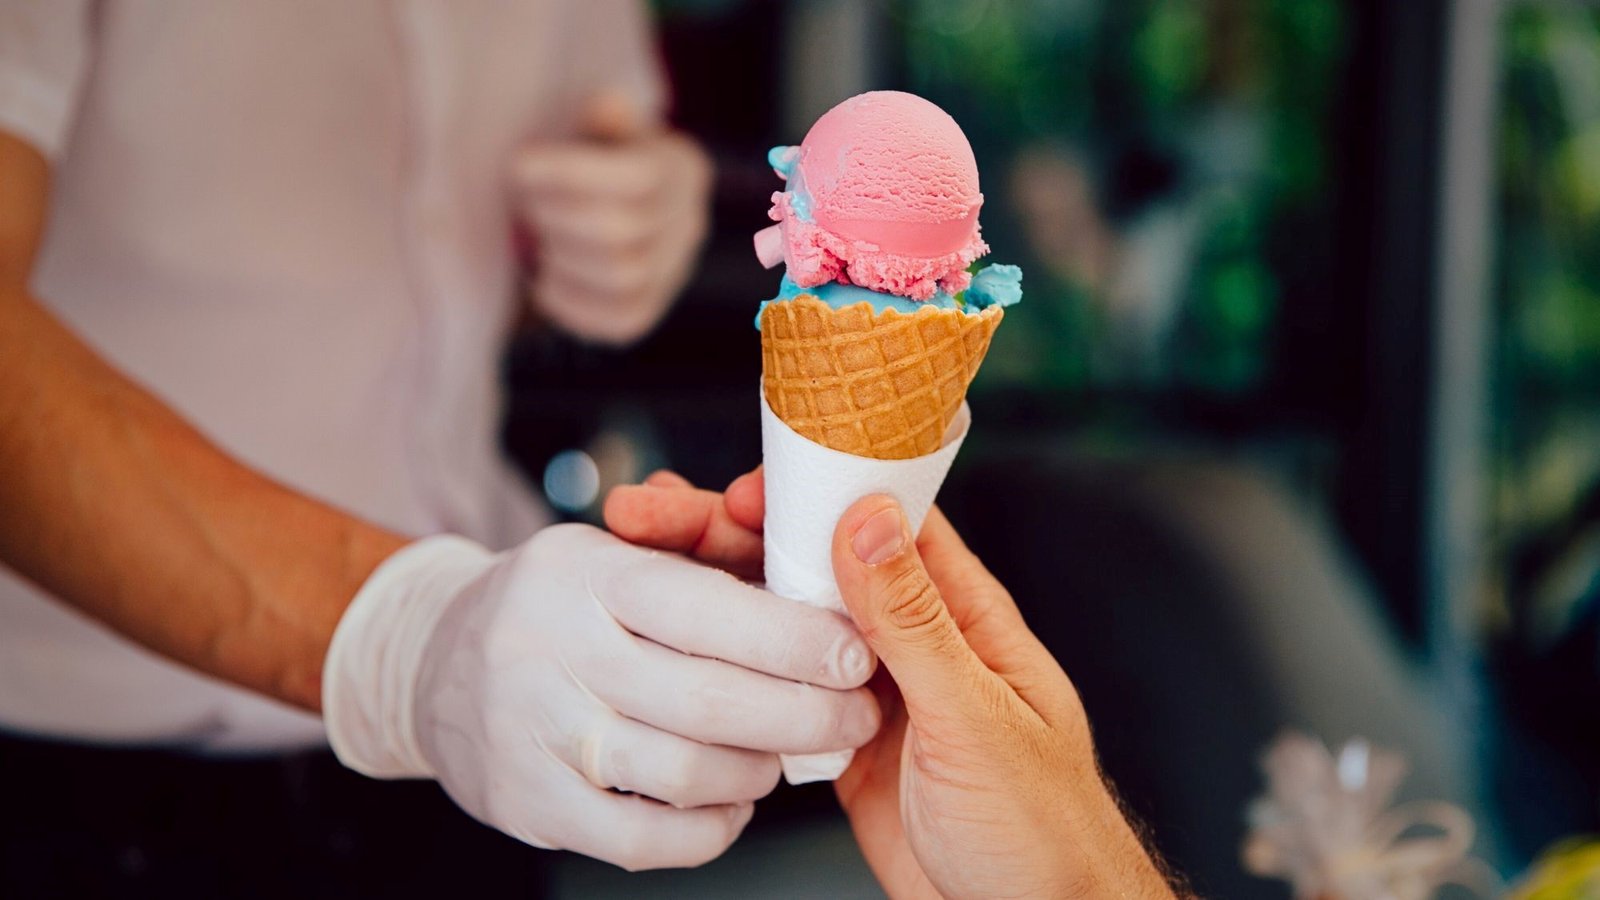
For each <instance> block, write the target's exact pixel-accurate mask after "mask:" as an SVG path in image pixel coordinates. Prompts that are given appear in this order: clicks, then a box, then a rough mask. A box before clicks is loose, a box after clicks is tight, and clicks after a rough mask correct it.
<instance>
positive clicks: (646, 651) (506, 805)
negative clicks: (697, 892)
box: [323, 525, 879, 869]
mask: <svg viewBox="0 0 1600 900" xmlns="http://www.w3.org/2000/svg"><path fill="white" fill-rule="evenodd" d="M872 665H873V662H872V655H871V653H870V652H869V651H868V650H867V648H866V645H865V643H864V642H863V641H862V639H861V638H860V637H859V636H858V634H857V633H856V631H855V629H854V628H852V627H851V626H850V624H849V623H848V622H847V621H845V619H843V618H842V617H840V616H836V615H833V614H831V613H827V612H824V611H820V610H815V609H810V608H807V607H804V606H802V605H800V604H797V603H790V602H788V601H785V600H782V599H780V598H778V597H775V596H772V595H771V594H768V593H766V592H764V591H762V590H759V589H757V588H754V587H751V586H749V585H746V584H744V583H743V582H740V581H738V580H737V579H735V578H734V577H732V576H730V575H727V574H725V573H723V572H720V571H717V570H714V569H710V568H705V567H702V566H699V565H696V564H695V563H692V562H690V561H688V560H685V559H683V558H682V557H679V556H675V555H671V554H665V553H659V552H653V551H649V550H644V549H640V548H638V547H634V546H632V545H629V544H626V543H624V542H622V541H620V540H618V539H616V538H614V537H612V536H610V535H608V534H606V533H605V532H602V531H600V530H598V529H594V528H590V527H588V526H583V525H558V526H554V527H551V528H547V529H545V530H544V531H541V532H539V533H538V534H537V535H536V536H534V537H533V539H531V540H529V541H528V542H527V543H525V544H523V545H522V546H521V547H519V548H517V549H515V550H511V551H508V552H506V553H503V554H500V555H498V556H496V555H491V554H490V553H489V552H488V551H486V550H484V549H483V548H482V547H480V546H478V545H476V544H474V543H472V542H470V541H467V540H464V539H461V538H456V537H434V538H427V539H424V540H421V541H417V542H416V543H414V544H411V545H409V546H407V547H406V548H404V549H402V550H401V551H400V552H398V553H396V554H395V555H394V556H393V557H391V558H389V559H388V560H386V561H385V562H384V563H383V564H382V565H381V566H379V567H378V569H377V571H376V572H374V573H373V575H372V576H371V578H369V579H368V581H367V583H366V584H365V585H364V586H363V587H362V589H361V591H360V592H359V593H358V594H357V596H356V598H355V600H354V601H353V602H352V603H351V604H350V607H349V608H348V610H347V611H346V612H345V614H344V617H343V618H342V619H341V621H340V623H339V627H338V629H337V631H336V632H335V634H334V638H333V642H332V645H331V647H330V649H329V651H328V658H327V661H326V663H325V667H324V673H323V711H324V716H325V718H326V720H327V726H328V735H329V739H330V741H331V743H332V745H333V748H334V751H335V752H336V753H337V754H338V756H339V759H340V761H342V762H343V763H344V764H345V765H347V766H349V767H350V768H352V769H355V770H356V771H358V772H362V773H364V774H367V775H371V776H374V777H378V778H408V777H410V778H421V777H432V778H437V779H438V780H439V782H440V783H441V784H442V785H443V786H444V788H445V790H446V791H447V792H448V793H449V794H450V796H451V797H452V798H453V799H454V800H455V801H456V803H458V804H459V805H460V806H461V807H462V808H463V809H465V810H466V811H467V812H468V813H470V814H472V815H473V816H474V817H476V818H478V819H479V820H481V821H483V822H485V823H487V824H489V825H491V826H493V827H495V828H498V829H500V830H501V831H504V832H506V833H507V834H510V835H512V836H514V837H516V838H518V839H520V840H522V841H524V842H526V843H529V844H532V845H534V846H537V847H545V848H556V849H569V850H575V851H577V852H580V853H584V854H587V855H589V856H594V857H597V858H599V859H603V860H606V861H608V862H612V863H615V864H617V865H619V866H622V867H624V868H627V869H645V868H655V867H665V866H693V865H698V864H700V863H703V862H706V861H708V860H710V859H713V858H715V857H716V856H718V855H719V854H720V853H722V851H723V850H725V849H726V848H727V847H728V845H729V844H730V843H732V841H733V839H734V838H735V837H737V836H738V834H739V832H740V831H741V830H742V829H743V828H744V826H745V823H746V822H748V821H749V819H750V815H751V811H752V802H753V801H754V800H756V799H757V798H759V797H762V796H764V795H766V794H767V793H768V792H769V791H771V790H772V788H773V786H774V785H775V784H776V783H777V780H778V760H777V757H776V755H775V754H778V753H815V752H819V751H827V750H837V749H842V748H846V747H856V746H858V745H860V744H862V743H865V742H866V741H867V740H868V739H870V738H871V737H872V735H873V734H874V733H875V732H876V731H877V728H878V722H879V717H878V710H877V705H876V703H875V702H874V700H873V698H872V696H871V694H870V692H868V691H867V690H866V689H864V688H861V687H860V685H862V684H863V683H864V682H865V681H866V679H867V677H868V676H869V674H870V673H871V669H872ZM801 682H805V683H801ZM813 685H815V686H813ZM612 788H615V789H617V791H626V792H631V793H618V792H617V791H613V790H610V789H612Z"/></svg>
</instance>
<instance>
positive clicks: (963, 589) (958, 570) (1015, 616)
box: [917, 506, 1022, 656]
mask: <svg viewBox="0 0 1600 900" xmlns="http://www.w3.org/2000/svg"><path fill="white" fill-rule="evenodd" d="M917 552H918V553H919V554H921V556H922V564H923V566H925V567H926V568H927V570H928V575H929V577H930V578H932V579H933V583H934V584H935V585H938V587H939V592H940V594H941V595H943V597H944V598H945V605H946V606H947V607H948V608H949V609H950V615H951V617H953V618H954V619H955V621H956V625H957V626H958V627H960V629H961V632H962V633H963V634H966V635H967V637H968V640H969V642H970V640H971V638H972V634H971V631H972V629H973V628H975V627H978V628H981V627H982V626H984V625H985V624H986V623H987V622H988V621H990V620H992V619H999V620H1003V622H1004V623H1005V624H1008V625H1010V624H1019V623H1021V622H1022V613H1021V612H1020V611H1018V609H1017V604H1016V601H1014V600H1012V599H1011V594H1010V593H1009V592H1008V591H1007V590H1006V589H1005V587H1004V586H1003V585H1001V584H1000V582H999V581H998V580H996V579H995V577H994V576H993V575H991V574H989V570H988V569H987V568H985V567H984V565H983V562H982V561H981V560H979V559H978V557H977V556H976V555H975V554H973V552H972V551H971V550H969V549H967V545H966V542H965V541H963V540H961V536H960V535H959V534H957V533H956V530H955V528H954V527H953V526H952V525H951V524H950V520H949V519H947V518H945V516H944V513H943V512H941V511H940V510H939V508H938V507H937V506H935V507H933V508H932V509H930V510H928V516H927V518H926V519H925V520H924V521H923V523H922V532H921V534H919V535H917ZM982 655H983V654H982V653H979V656H982Z"/></svg>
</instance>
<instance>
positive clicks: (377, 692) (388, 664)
mask: <svg viewBox="0 0 1600 900" xmlns="http://www.w3.org/2000/svg"><path fill="white" fill-rule="evenodd" d="M493 559H494V556H493V554H491V553H490V552H489V551H488V550H486V549H485V548H483V547H482V546H480V545H478V544H476V543H473V542H472V541H469V540H466V539H465V538H460V537H455V536H452V535H440V536H435V537H429V538H423V539H422V540H419V541H416V542H414V543H411V544H408V545H406V546H404V547H402V548H400V550H398V551H397V552H395V553H394V554H392V555H391V556H389V557H388V558H387V559H385V560H383V562H381V563H379V564H378V565H377V567H376V568H375V569H374V570H373V571H372V574H371V575H370V576H369V577H368V578H367V579H366V581H365V583H364V584H362V586H361V589H360V590H359V591H357V592H356V595H355V599H353V600H352V601H351V602H350V605H349V607H348V608H346V610H345V612H344V615H343V616H342V617H341V618H340V620H339V624H338V627H337V628H336V629H335V630H334V634H333V640H332V641H331V642H330V644H329V647H328V655H327V659H326V661H325V663H324V665H323V678H322V696H323V719H324V722H325V724H326V726H327V729H328V742H329V744H331V745H332V747H333V751H334V754H335V755H336V756H338V758H339V761H340V762H341V763H343V764H344V765H345V766H347V767H348V768H351V769H354V770H355V771H357V772H360V773H361V774H363V775H368V776H371V777H373V778H425V777H429V776H430V775H431V774H432V772H431V769H430V766H429V765H428V763H427V760H426V759H424V757H423V755H422V752H421V750H420V748H419V747H418V742H417V735H416V727H415V719H414V711H415V706H416V686H417V678H418V674H419V672H420V669H421V666H422V661H423V656H424V654H425V653H426V651H427V649H428V644H429V638H430V637H431V636H432V634H433V630H434V627H435V626H436V625H437V624H438V622H439V619H440V617H441V616H443V614H444V612H445V610H446V609H447V608H448V607H449V605H450V603H451V601H452V600H454V599H455V598H456V597H457V596H459V595H460V593H461V590H462V588H464V587H465V586H466V585H467V584H469V583H470V582H471V581H473V580H474V579H476V578H477V577H478V576H479V575H481V574H482V573H483V571H484V570H485V569H487V568H488V567H489V565H490V563H491V561H492V560H493Z"/></svg>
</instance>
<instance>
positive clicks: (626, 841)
mask: <svg viewBox="0 0 1600 900" xmlns="http://www.w3.org/2000/svg"><path fill="white" fill-rule="evenodd" d="M585 801H586V806H587V807H589V808H588V809H586V810H585V814H584V815H582V816H580V817H579V819H578V821H577V822H576V823H575V824H574V825H573V827H572V834H571V835H570V836H569V837H568V839H567V840H566V841H564V842H563V846H564V848H565V849H568V850H572V851H574V852H577V853H582V854H583V855H585V856H592V857H594V858H595V859H598V860H602V861H604V862H608V863H611V864H612V865H616V866H621V867H622V868H624V869H627V870H628V871H630V872H639V871H643V870H645V869H673V868H692V867H694V866H700V865H704V864H705V863H708V862H710V861H711V860H713V859H716V858H717V857H719V856H721V855H722V854H723V852H724V851H726V850H727V849H728V847H729V846H730V845H732V844H733V842H734V840H735V839H736V838H738V837H739V833H740V832H742V831H744V827H745V826H746V825H748V824H749V823H750V817H751V816H752V815H753V814H754V813H755V805H754V804H750V803H741V804H734V805H727V806H702V807H698V808H695V809H678V808H676V807H672V806H668V805H666V804H664V803H661V802H659V801H656V800H651V799H649V798H648V797H640V796H637V795H629V794H615V793H611V792H609V791H601V790H594V791H593V793H592V794H591V795H589V796H586V797H585Z"/></svg>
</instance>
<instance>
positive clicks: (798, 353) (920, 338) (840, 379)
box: [761, 295, 1004, 459]
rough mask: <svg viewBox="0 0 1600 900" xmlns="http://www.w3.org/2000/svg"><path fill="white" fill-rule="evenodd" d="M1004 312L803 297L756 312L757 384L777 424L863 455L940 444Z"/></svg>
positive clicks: (900, 454)
mask: <svg viewBox="0 0 1600 900" xmlns="http://www.w3.org/2000/svg"><path fill="white" fill-rule="evenodd" d="M1003 316H1004V312H1003V311H1002V310H1001V309H1000V308H999V307H997V306H996V307H990V308H988V309H985V310H983V311H982V312H979V313H968V312H965V311H963V310H959V309H937V308H933V307H929V308H926V309H921V310H918V311H917V312H915V313H911V314H906V313H901V312H899V311H897V310H894V309H886V310H883V311H882V312H876V313H875V312H874V311H873V309H872V307H871V306H870V305H869V304H866V303H858V304H855V305H854V306H846V307H843V308H840V309H835V308H833V307H831V306H829V305H828V304H826V303H823V302H822V301H821V300H818V299H817V298H815V297H813V296H810V295H801V296H799V297H795V298H793V299H791V300H784V301H780V302H774V303H769V304H767V307H766V309H764V310H763V311H762V313H761V358H762V383H763V390H764V391H765V393H766V399H767V405H768V406H770V407H771V408H772V411H773V412H774V413H775V414H776V415H777V416H778V418H780V419H782V420H783V422H784V424H786V425H788V426H789V427H790V428H792V429H794V430H795V431H796V432H797V433H799V434H800V435H802V436H804V437H805V438H807V439H809V440H812V441H815V442H817V443H819V444H821V445H823V446H824V447H828V448H830V449H833V450H838V451H840V452H843V453H850V454H853V455H855V456H864V457H868V458H871V459H912V458H915V457H919V456H924V455H926V454H929V453H932V452H934V451H936V450H938V449H939V448H940V446H941V444H942V443H943V441H944V437H945V431H946V429H947V428H948V427H949V425H950V422H951V421H952V420H953V419H954V418H955V416H956V413H957V411H958V410H959V409H960V408H961V403H962V401H963V400H964V399H965V398H966V395H967V388H968V387H969V386H970V385H971V384H972V378H973V376H974V375H976V374H977V373H978V367H979V366H980V365H982V363H983V357H984V354H986V353H988V351H989V342H990V340H991V339H992V338H993V337H994V331H995V329H996V328H997V327H999V325H1000V320H1001V318H1002V317H1003Z"/></svg>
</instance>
